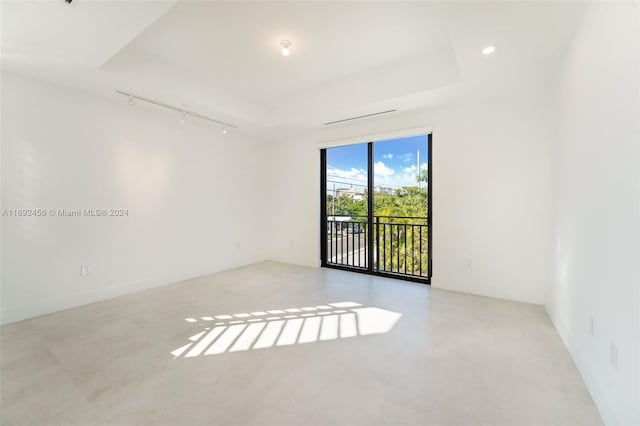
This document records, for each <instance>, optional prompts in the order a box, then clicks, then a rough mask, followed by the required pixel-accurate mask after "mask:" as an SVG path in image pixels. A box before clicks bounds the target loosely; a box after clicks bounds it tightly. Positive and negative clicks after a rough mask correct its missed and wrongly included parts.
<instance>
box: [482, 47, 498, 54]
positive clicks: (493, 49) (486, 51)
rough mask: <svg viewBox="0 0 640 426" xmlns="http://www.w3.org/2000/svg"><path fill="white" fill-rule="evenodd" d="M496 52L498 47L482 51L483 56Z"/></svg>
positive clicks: (486, 48)
mask: <svg viewBox="0 0 640 426" xmlns="http://www.w3.org/2000/svg"><path fill="white" fill-rule="evenodd" d="M495 51H496V47H495V46H487V47H485V48H484V49H482V54H483V55H491V54H492V53H493V52H495Z"/></svg>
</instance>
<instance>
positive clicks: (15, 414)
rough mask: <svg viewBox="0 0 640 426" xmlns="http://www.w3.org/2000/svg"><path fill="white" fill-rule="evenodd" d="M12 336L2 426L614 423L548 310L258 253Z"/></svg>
mask: <svg viewBox="0 0 640 426" xmlns="http://www.w3.org/2000/svg"><path fill="white" fill-rule="evenodd" d="M339 302H353V304H348V306H347V307H340V306H332V305H329V304H331V303H339ZM355 304H358V305H359V306H356V305H355ZM318 306H320V307H322V308H317V307H318ZM314 307H315V309H307V310H303V309H300V308H314ZM327 307H328V308H327ZM285 309H289V310H290V311H285V313H284V314H282V313H278V310H285ZM298 309H299V312H296V310H298ZM327 309H328V310H327ZM267 310H274V311H275V312H276V313H268V312H266V314H267V315H268V318H271V319H269V320H265V318H267V316H264V315H261V314H260V312H264V311H267ZM323 310H324V312H329V313H328V314H321V312H323ZM252 312H253V313H256V314H255V315H249V316H239V317H233V318H227V317H226V315H233V314H238V313H249V314H251V313H252ZM304 314H306V316H303V315H304ZM285 315H289V317H290V318H285V317H284V316H285ZM216 316H222V318H216ZM329 317H332V318H329ZM187 319H188V320H187ZM232 321H238V322H235V323H232ZM267 323H274V324H272V325H268V324H267ZM260 324H261V325H260ZM278 324H279V325H278ZM234 326H235V327H234ZM222 327H224V328H222ZM232 327H234V328H233V330H235V332H236V333H235V334H234V333H233V332H231V330H232ZM314 327H315V328H314ZM216 328H218V331H216V332H214V331H213V330H214V329H216ZM268 328H269V329H270V330H271V332H273V331H274V330H275V331H276V333H275V335H273V336H272V337H271V338H270V337H269V335H268V332H267V329H268ZM221 330H222V331H221ZM203 332H204V333H203ZM216 333H217V334H218V337H217V339H214V337H216V336H214V335H215V334H216ZM272 334H273V333H272ZM1 335H2V342H1V343H2V346H1V371H0V378H1V385H2V388H1V399H2V405H1V414H0V416H1V417H0V423H1V424H2V425H50V424H51V425H53V424H64V425H190V426H192V425H224V426H227V425H273V426H285V425H296V426H298V425H350V426H353V425H367V426H368V425H505V426H520V425H536V426H538V425H580V426H587V425H601V424H602V421H601V419H600V416H599V414H598V411H597V410H596V408H595V406H594V404H593V401H592V400H591V397H590V396H589V394H588V392H587V390H586V388H585V386H584V384H583V381H582V379H581V378H580V376H579V374H578V372H577V371H576V368H575V366H574V364H573V362H572V361H571V358H570V357H569V354H568V353H567V351H566V350H565V348H564V346H563V344H562V342H561V340H560V338H559V337H558V335H557V333H556V331H555V329H554V328H553V326H552V324H551V322H550V320H549V318H548V317H547V315H546V314H545V312H544V309H543V308H542V307H540V306H534V305H527V304H523V303H516V302H508V301H502V300H497V299H491V298H486V297H479V296H472V295H466V294H460V293H453V292H448V291H443V290H438V289H433V288H430V287H428V286H424V285H419V284H413V283H407V282H402V281H397V280H391V279H386V278H377V277H371V276H366V275H359V274H353V273H347V272H342V271H336V270H328V269H313V268H303V267H296V266H291V265H284V264H279V263H273V262H266V263H260V264H256V265H250V266H247V267H243V268H239V269H235V270H231V271H226V272H221V273H218V274H214V275H210V276H205V277H201V278H197V279H193V280H189V281H184V282H180V283H176V284H172V285H168V286H164V287H160V288H156V289H152V290H148V291H144V292H140V293H135V294H131V295H127V296H123V297H118V298H115V299H111V300H107V301H103V302H99V303H94V304H91V305H86V306H81V307H79V308H75V309H70V310H67V311H63V312H58V313H54V314H50V315H46V316H42V317H38V318H34V319H31V320H27V321H21V322H18V323H14V324H10V325H6V326H3V327H2V328H1ZM225 335H226V337H224V336H225ZM207 336H208V337H207ZM263 336H264V337H263ZM303 336H305V337H303ZM190 337H191V338H192V340H190V339H189V338H190ZM223 337H224V339H223ZM234 337H235V340H234ZM259 339H262V343H263V344H262V346H268V347H266V348H263V349H254V348H253V346H256V345H257V342H258V340H259ZM274 339H275V340H274ZM314 340H315V341H314ZM269 341H272V344H271V345H269ZM300 341H308V342H307V343H299V342H300ZM209 342H210V344H208V343H209ZM216 344H217V346H215V348H217V349H211V348H214V345H216ZM197 345H200V346H197ZM257 346H260V345H257ZM269 346H270V347H269ZM207 351H209V352H216V353H213V354H207ZM172 352H173V354H172Z"/></svg>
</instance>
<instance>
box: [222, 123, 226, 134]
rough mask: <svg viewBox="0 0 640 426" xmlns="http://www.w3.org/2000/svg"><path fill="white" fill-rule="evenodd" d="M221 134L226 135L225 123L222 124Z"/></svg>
mask: <svg viewBox="0 0 640 426" xmlns="http://www.w3.org/2000/svg"><path fill="white" fill-rule="evenodd" d="M222 134H223V135H226V134H227V125H226V124H223V125H222Z"/></svg>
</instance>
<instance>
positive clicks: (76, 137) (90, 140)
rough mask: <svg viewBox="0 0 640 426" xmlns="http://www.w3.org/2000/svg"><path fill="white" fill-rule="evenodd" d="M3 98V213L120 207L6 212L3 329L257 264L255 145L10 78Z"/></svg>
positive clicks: (259, 149) (260, 200)
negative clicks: (85, 269) (91, 212)
mask: <svg viewBox="0 0 640 426" xmlns="http://www.w3.org/2000/svg"><path fill="white" fill-rule="evenodd" d="M2 89H3V90H2V124H3V125H2V208H3V209H12V208H44V209H50V208H56V209H57V208H69V209H77V208H80V209H82V208H126V209H128V211H129V216H128V217H114V218H103V217H100V218H97V217H93V218H92V217H29V218H15V217H3V218H2V236H3V237H2V291H1V295H2V322H4V323H6V322H11V321H15V320H19V319H22V318H27V317H31V316H35V315H39V314H43V313H47V312H51V311H55V310H60V309H63V308H67V307H71V306H75V305H79V304H83V303H88V302H93V301H96V300H99V299H102V298H106V297H111V296H115V295H119V294H124V293H129V292H132V291H136V290H140V289H143V288H147V287H151V286H156V285H161V284H166V283H169V282H174V281H178V280H181V279H185V278H188V277H193V276H198V275H203V274H207V273H212V272H215V271H219V270H222V269H227V268H231V267H235V266H239V265H243V264H247V263H252V262H256V261H260V260H263V259H264V254H265V250H264V246H263V242H264V238H263V236H262V234H261V232H263V231H262V229H264V223H263V222H260V221H257V220H256V214H255V212H256V211H261V209H263V205H264V201H265V198H264V197H263V195H262V194H264V189H265V188H266V187H263V186H261V185H262V183H261V182H263V175H264V173H263V169H262V167H263V163H262V162H261V161H260V159H261V157H262V154H263V150H264V149H265V148H264V144H263V143H258V142H255V141H252V140H250V139H248V138H245V137H242V136H240V135H239V134H238V133H236V134H234V133H233V132H230V134H228V135H226V136H222V135H221V134H220V129H219V128H217V127H215V126H211V125H209V124H207V123H202V122H200V123H198V122H196V121H195V120H193V121H187V123H185V124H184V125H182V124H180V121H179V116H178V115H177V114H173V113H171V112H167V111H165V110H161V109H154V108H153V107H145V106H143V105H137V106H136V107H129V106H128V105H127V104H126V99H124V98H121V99H118V100H117V101H116V100H110V99H106V98H105V99H103V98H99V97H94V96H91V95H87V94H83V93H81V92H74V91H70V90H67V89H64V88H61V87H58V86H54V85H51V84H48V83H43V82H38V81H35V80H31V79H27V78H23V77H19V76H17V75H14V74H10V73H3V74H2ZM238 244H239V246H238ZM81 264H86V265H89V266H90V267H91V269H92V270H91V273H90V275H89V276H86V277H82V276H81V275H80V265H81Z"/></svg>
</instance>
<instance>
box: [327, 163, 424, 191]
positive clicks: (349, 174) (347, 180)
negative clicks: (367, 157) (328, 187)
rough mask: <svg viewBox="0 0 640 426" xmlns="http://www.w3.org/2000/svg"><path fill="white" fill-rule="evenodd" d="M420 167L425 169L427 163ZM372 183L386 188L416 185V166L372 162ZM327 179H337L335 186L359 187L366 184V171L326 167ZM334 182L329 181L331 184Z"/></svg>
mask: <svg viewBox="0 0 640 426" xmlns="http://www.w3.org/2000/svg"><path fill="white" fill-rule="evenodd" d="M420 169H421V170H425V169H427V163H424V164H420ZM373 171H374V185H375V186H384V187H388V188H400V187H403V186H417V182H416V175H417V171H418V167H417V166H416V165H414V164H412V165H411V166H408V167H404V168H401V169H392V168H391V167H389V166H387V165H386V164H385V163H384V162H382V161H378V162H377V163H375V164H374V169H373ZM327 180H328V181H337V182H342V183H336V188H348V187H349V186H350V184H352V185H354V187H356V188H359V187H361V186H364V185H366V182H367V172H366V170H364V169H356V168H351V169H348V170H343V169H338V168H335V167H334V168H328V169H327ZM333 183H334V182H330V184H333Z"/></svg>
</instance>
